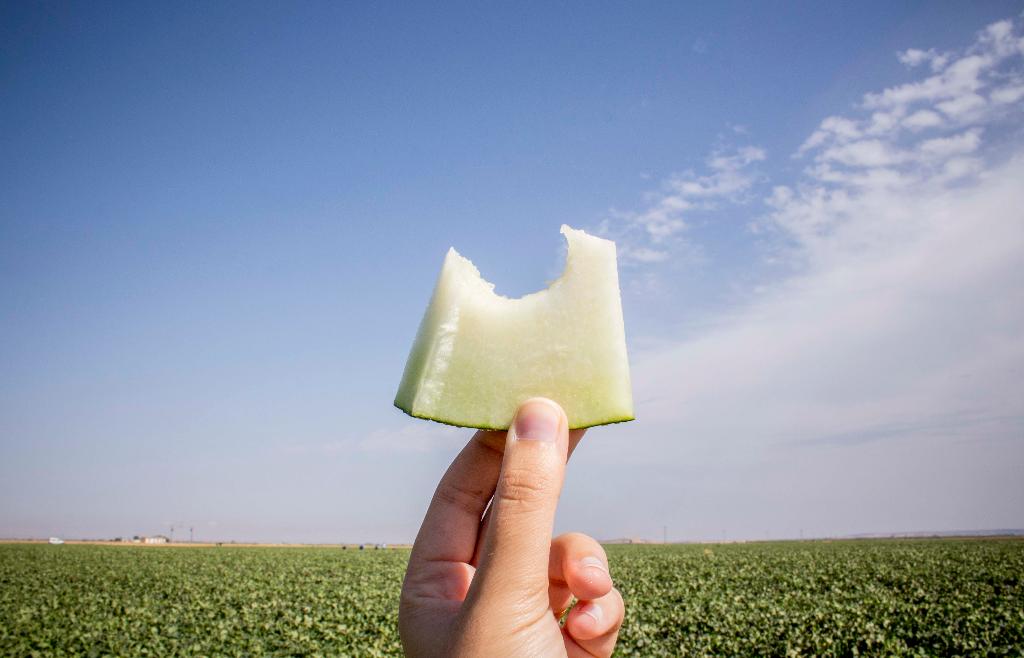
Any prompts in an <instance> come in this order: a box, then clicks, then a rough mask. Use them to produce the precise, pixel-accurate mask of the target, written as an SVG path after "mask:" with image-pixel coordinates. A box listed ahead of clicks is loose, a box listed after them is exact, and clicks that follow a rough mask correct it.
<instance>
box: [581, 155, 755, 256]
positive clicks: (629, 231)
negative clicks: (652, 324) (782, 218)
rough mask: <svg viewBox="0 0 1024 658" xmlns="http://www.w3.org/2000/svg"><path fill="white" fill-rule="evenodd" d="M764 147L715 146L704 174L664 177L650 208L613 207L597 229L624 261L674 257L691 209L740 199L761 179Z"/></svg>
mask: <svg viewBox="0 0 1024 658" xmlns="http://www.w3.org/2000/svg"><path fill="white" fill-rule="evenodd" d="M765 157H766V154H765V152H764V150H763V149H760V148H757V147H754V146H744V147H739V148H735V149H729V150H716V151H714V152H712V154H711V155H710V156H708V158H707V159H706V161H705V165H706V170H705V171H704V172H703V173H697V172H693V171H687V172H683V173H677V174H673V175H671V176H669V177H668V178H667V179H665V180H664V181H662V184H661V189H660V190H659V191H658V192H655V193H651V194H648V195H647V205H646V207H645V208H643V209H642V210H639V211H634V212H619V211H612V212H611V213H610V215H611V216H610V218H609V219H606V220H605V221H604V222H602V223H601V226H600V227H599V228H598V232H599V233H600V234H602V235H606V236H609V237H612V238H614V239H615V240H616V241H617V242H618V243H619V257H620V260H622V261H623V262H626V263H630V262H632V263H657V262H661V261H664V260H667V259H668V258H669V256H670V248H671V245H670V243H672V242H678V239H679V235H680V234H681V233H682V232H684V231H685V230H686V228H687V226H688V224H687V221H686V217H687V215H688V214H690V213H691V212H696V211H707V210H710V209H713V208H715V207H716V204H718V203H721V202H726V203H738V202H742V201H744V200H745V194H746V193H747V192H748V190H749V189H750V188H751V186H752V185H753V184H754V183H755V182H756V181H757V180H758V173H757V172H756V171H755V169H754V168H753V166H754V165H755V164H756V163H758V162H761V161H763V160H764V159H765Z"/></svg>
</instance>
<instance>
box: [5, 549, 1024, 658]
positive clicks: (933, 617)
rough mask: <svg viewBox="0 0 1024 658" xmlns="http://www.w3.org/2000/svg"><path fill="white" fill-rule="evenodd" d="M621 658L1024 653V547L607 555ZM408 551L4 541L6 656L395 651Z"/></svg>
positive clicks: (655, 551) (374, 653)
mask: <svg viewBox="0 0 1024 658" xmlns="http://www.w3.org/2000/svg"><path fill="white" fill-rule="evenodd" d="M608 551H609V556H610V560H611V565H612V571H613V575H614V576H615V579H616V582H617V584H618V586H619V588H620V590H621V591H622V593H623V596H624V598H625V600H626V603H627V616H626V623H625V625H624V627H623V630H622V634H621V639H620V642H619V650H618V655H623V656H700V655H741V656H797V655H807V656H811V655H835V656H854V655H879V656H881V655H922V656H924V655H929V656H932V655H944V656H948V655H991V656H998V655H1015V656H1019V655H1022V654H1024V582H1022V579H1024V541H1018V540H1010V539H1007V540H877V541H875V540H872V541H844V542H779V543H758V544H732V545H712V546H610V547H608ZM407 559H408V551H407V550H384V551H362V552H360V551H341V550H338V549H331V548H232V547H222V548H216V547H211V548H189V549H185V548H180V549H175V548H155V549H154V548H149V549H147V548H138V547H116V546H84V545H65V546H49V545H29V544H8V545H0V655H5V656H8V655H9V656H109V655H113V656H185V655H207V656H295V655H309V656H317V655H320V656H337V655H348V656H392V655H400V654H401V645H400V643H399V639H398V630H397V601H398V593H399V588H400V586H401V579H402V574H403V572H404V570H405V563H406V560H407Z"/></svg>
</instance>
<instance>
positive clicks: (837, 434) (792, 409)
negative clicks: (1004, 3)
mask: <svg viewBox="0 0 1024 658" xmlns="http://www.w3.org/2000/svg"><path fill="white" fill-rule="evenodd" d="M1012 28H1013V25H1012V23H1010V22H1008V21H1001V22H999V23H996V24H994V25H993V26H990V27H989V28H986V30H984V31H983V32H982V33H981V34H980V36H979V37H978V39H977V41H976V42H975V44H974V45H973V46H971V47H970V48H969V49H968V51H967V52H966V53H959V54H951V55H949V63H944V64H943V65H941V66H940V65H937V64H935V58H936V57H939V56H938V55H937V54H935V53H934V51H916V52H912V51H906V52H904V53H903V54H902V56H901V59H902V60H904V61H905V63H907V64H908V65H915V66H916V65H920V64H924V63H928V64H930V66H931V67H935V68H938V69H941V71H942V72H941V74H940V75H937V76H931V77H929V78H927V79H925V80H922V81H920V82H912V83H908V84H906V85H902V86H900V87H894V88H892V89H887V90H884V91H883V92H879V93H877V94H868V95H867V96H866V97H865V98H866V99H867V101H866V103H865V108H864V109H866V110H867V111H868V112H873V114H877V113H878V112H880V111H881V112H886V113H890V112H893V113H895V115H897V116H901V117H904V116H905V117H906V119H905V120H902V121H900V122H897V123H891V124H890V125H889V127H888V128H887V129H883V128H878V129H877V130H878V132H877V133H876V134H875V133H872V132H871V126H882V125H884V124H885V122H884V121H879V120H878V119H877V118H876V117H875V116H873V115H871V116H866V117H861V116H853V117H829V118H828V119H826V120H825V121H823V122H822V123H821V125H820V126H819V128H818V129H817V130H816V131H815V132H814V133H813V134H812V135H811V137H809V138H808V140H806V141H805V142H804V145H803V146H802V147H801V149H800V150H801V152H802V153H803V154H805V155H806V154H813V156H814V157H813V160H814V161H813V163H812V164H811V165H809V166H808V168H807V170H806V175H805V176H803V177H802V178H801V179H800V180H798V181H797V183H796V184H791V185H776V186H775V187H774V188H773V189H772V192H771V194H770V195H769V196H768V198H767V199H765V205H766V208H767V210H766V212H765V214H764V216H763V218H762V219H761V220H760V221H758V222H757V223H756V228H757V229H758V235H759V237H761V238H762V239H764V240H766V241H767V242H768V244H770V245H771V246H772V249H771V250H770V253H769V255H770V258H771V259H773V260H774V261H779V262H781V263H784V264H785V265H786V266H787V269H786V271H787V272H791V274H789V275H787V276H780V278H778V279H777V280H775V281H774V282H769V283H764V284H762V285H761V286H759V287H758V289H757V291H756V292H751V294H750V297H749V298H748V301H747V302H746V303H744V304H741V305H739V306H735V307H734V308H733V309H732V310H731V311H730V312H726V313H723V314H721V315H720V316H719V317H718V318H717V320H716V322H715V323H714V324H713V326H712V328H710V329H708V330H706V331H704V332H703V333H700V334H698V335H696V336H695V337H692V338H688V339H685V340H676V341H674V342H671V343H669V344H659V345H657V346H655V347H652V348H650V349H647V350H644V351H641V352H638V353H636V354H634V358H633V361H634V366H633V380H634V382H635V394H636V399H637V400H638V410H637V416H638V418H639V419H640V420H639V421H637V422H636V423H634V424H630V425H626V426H624V427H623V428H621V429H618V430H616V441H617V442H616V443H615V444H613V445H610V444H606V445H597V446H592V447H591V451H593V452H595V453H596V454H595V455H594V457H593V459H594V461H595V462H600V463H603V464H606V465H607V468H608V469H610V472H619V471H620V470H621V469H622V468H625V467H627V466H628V467H630V468H632V469H649V472H650V473H652V474H656V473H659V472H660V471H659V470H658V469H659V468H662V469H663V467H664V465H665V464H673V465H675V468H676V470H675V471H674V476H673V477H668V476H666V477H665V478H662V479H660V480H658V482H657V485H658V486H657V487H656V489H657V499H655V498H654V497H653V494H652V497H651V498H650V499H645V498H644V494H642V493H641V494H638V495H635V496H632V497H631V499H630V509H631V510H640V511H639V512H635V513H634V515H633V516H631V522H633V523H636V524H640V525H641V527H648V528H650V527H652V526H653V528H658V527H660V524H661V523H670V524H674V525H675V527H683V528H689V529H690V530H689V534H690V535H691V536H708V534H709V533H712V532H713V533H714V535H715V536H720V535H719V534H718V533H719V532H720V531H719V530H718V528H725V527H730V526H734V527H735V526H740V527H747V528H750V527H758V526H757V524H763V525H761V527H766V528H768V527H771V528H787V527H788V529H789V533H790V535H791V536H792V534H795V532H796V531H797V529H798V528H802V527H808V526H809V527H813V528H816V529H817V530H816V531H817V532H818V533H821V534H828V533H829V532H844V531H845V532H852V531H855V530H858V529H859V530H877V529H890V530H908V529H916V528H921V529H953V528H957V527H967V528H970V527H998V526H999V525H1000V524H1011V525H1019V524H1020V523H1021V522H1022V521H1024V518H1022V517H1021V516H1020V512H1019V505H1018V504H1016V502H1015V501H1020V500H1024V480H1022V479H1021V478H1020V477H1019V465H1020V464H1021V463H1024V440H1022V437H1024V396H1022V395H1021V394H1020V392H1021V390H1024V286H1021V284H1020V281H1021V272H1022V271H1024V186H1022V185H1021V181H1022V180H1024V144H1021V143H1020V142H1019V141H1017V142H1014V141H1012V140H1013V139H1016V140H1019V139H1020V137H1019V134H1016V133H1013V134H1011V138H1012V139H1011V140H1010V141H1006V139H1007V138H1006V136H1005V135H1006V133H1005V131H1001V130H999V126H1001V125H1002V123H1001V122H1006V121H1007V120H1009V121H1010V122H1013V121H1016V120H1017V117H1019V115H1016V114H1007V113H1006V112H1005V111H1000V112H997V111H994V110H992V109H991V107H990V105H991V104H987V103H986V104H985V105H984V106H978V105H976V107H975V111H970V112H968V111H962V112H957V111H956V109H955V108H953V106H950V105H947V106H946V107H945V109H946V110H947V116H949V117H951V119H950V120H949V123H950V124H952V125H948V124H947V120H945V119H943V118H942V115H940V114H939V112H938V111H937V110H942V109H943V108H941V107H940V105H941V104H943V103H946V102H953V103H960V104H961V107H960V108H959V109H964V108H966V107H967V106H968V105H969V104H970V103H972V102H973V101H966V100H963V99H969V98H971V95H972V94H975V93H980V92H983V91H985V90H986V89H987V88H988V87H991V86H993V85H992V80H991V79H990V78H991V75H992V74H993V73H994V70H995V69H994V67H995V66H996V63H997V62H998V63H1000V64H1001V65H1002V66H1003V67H1004V69H1003V70H1001V71H1000V75H1002V76H1004V79H1005V78H1006V77H1008V78H1010V79H1019V77H1018V78H1014V76H1015V75H1016V76H1019V74H1020V71H1018V70H1016V69H1019V68H1020V67H1021V62H1020V57H1019V55H1020V54H1021V52H1022V50H1021V49H1020V44H1021V42H1022V40H1021V39H1020V38H1019V37H1018V36H1017V30H1015V29H1012ZM1011 46H1012V48H1011ZM929 53H931V54H929ZM942 57H945V55H943V56H942ZM1006 67H1010V68H1011V69H1014V70H1010V71H1007V70H1005V68H1006ZM998 88H1000V89H1002V88H1006V87H1005V86H1004V87H998ZM1006 97H1007V98H1009V97H1011V94H1009V93H1007V94H1006ZM996 102H998V101H997V100H996V99H995V98H993V103H996ZM1009 102H1015V101H1009ZM911 104H915V105H916V107H915V108H914V110H913V111H910V109H909V106H910V105H911ZM1009 109H1010V111H1012V112H1019V110H1020V108H1019V107H1013V108H1009ZM997 139H998V140H1000V141H1001V143H997ZM989 141H991V142H992V143H991V144H990V143H989ZM990 146H993V147H996V146H997V147H998V148H989V147H990ZM591 475H593V473H591ZM651 477H655V476H654V475H652V476H651ZM596 481H600V478H596ZM694 483H696V484H694ZM586 486H587V485H584V489H585V490H584V491H583V492H581V493H580V496H581V497H587V499H588V500H591V499H593V497H595V496H600V493H599V492H598V491H597V490H596V485H595V488H592V489H586ZM654 488H655V487H652V489H654ZM641 491H642V490H641ZM664 499H670V500H673V501H684V502H683V503H680V505H681V506H682V507H685V512H679V513H677V512H675V511H674V509H675V507H679V506H680V505H676V506H675V507H673V508H667V507H666V506H664V505H660V503H659V501H660V500H664ZM1008 501H1009V502H1008ZM647 510H651V511H650V512H648V511H647ZM643 524H646V525H643ZM655 524H656V525H655ZM805 524H806V525H805ZM653 528H652V529H653ZM682 532H686V531H682Z"/></svg>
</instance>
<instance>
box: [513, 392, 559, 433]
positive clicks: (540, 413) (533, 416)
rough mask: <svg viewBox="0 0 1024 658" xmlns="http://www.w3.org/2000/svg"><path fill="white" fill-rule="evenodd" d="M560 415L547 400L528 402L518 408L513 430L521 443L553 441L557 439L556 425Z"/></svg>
mask: <svg viewBox="0 0 1024 658" xmlns="http://www.w3.org/2000/svg"><path fill="white" fill-rule="evenodd" d="M560 422H562V414H561V413H559V411H558V408H557V407H555V405H554V404H553V403H551V402H548V401H547V400H543V399H538V400H529V401H527V402H525V403H524V404H523V406H521V407H520V408H519V413H518V414H516V420H515V424H514V425H513V428H512V429H513V430H514V431H515V434H516V439H518V440H520V441H522V440H527V441H549V442H551V441H554V440H555V439H557V438H558V424H559V423H560Z"/></svg>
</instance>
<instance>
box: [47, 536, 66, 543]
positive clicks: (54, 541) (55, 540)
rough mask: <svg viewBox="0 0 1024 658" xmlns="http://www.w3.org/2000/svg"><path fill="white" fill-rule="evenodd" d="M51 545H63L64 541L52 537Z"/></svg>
mask: <svg viewBox="0 0 1024 658" xmlns="http://www.w3.org/2000/svg"><path fill="white" fill-rule="evenodd" d="M50 543H51V544H63V543H64V540H63V539H61V538H60V537H50Z"/></svg>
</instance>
